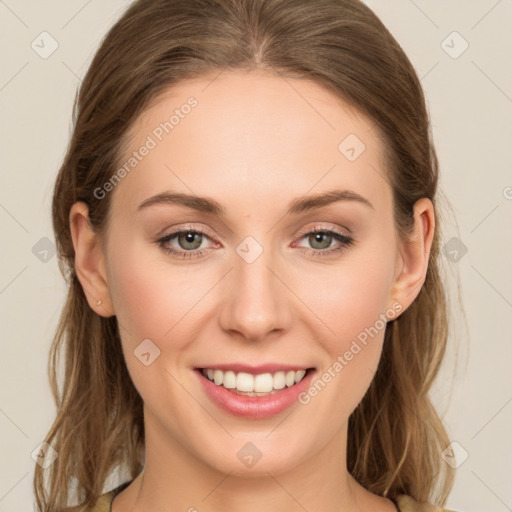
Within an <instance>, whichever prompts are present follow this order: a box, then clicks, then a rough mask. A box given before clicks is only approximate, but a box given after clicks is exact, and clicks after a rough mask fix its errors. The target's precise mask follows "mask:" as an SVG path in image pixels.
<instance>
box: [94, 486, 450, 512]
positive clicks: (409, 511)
mask: <svg viewBox="0 0 512 512" xmlns="http://www.w3.org/2000/svg"><path fill="white" fill-rule="evenodd" d="M126 485H128V484H123V485H120V486H119V487H118V488H116V489H114V490H112V491H110V492H107V493H106V494H103V495H102V496H100V498H99V500H98V501H97V502H96V505H95V507H93V508H92V509H90V510H89V511H85V512H111V508H110V507H111V505H112V501H113V499H114V497H115V496H116V494H118V493H120V492H121V491H122V490H123V488H124V487H126ZM396 504H397V506H398V510H399V511H400V512H456V511H454V510H448V509H444V508H441V507H437V506H435V505H431V504H430V503H419V502H417V501H415V500H413V499H412V498H411V497H410V496H407V495H405V494H400V495H399V496H398V497H397V498H396Z"/></svg>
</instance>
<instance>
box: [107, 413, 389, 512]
mask: <svg viewBox="0 0 512 512" xmlns="http://www.w3.org/2000/svg"><path fill="white" fill-rule="evenodd" d="M145 412H146V414H145V427H146V430H145V436H146V460H145V468H144V471H143V473H141V474H140V475H139V476H138V477H137V478H136V479H135V481H134V482H133V483H132V484H131V485H130V486H129V487H128V488H127V489H126V490H125V491H123V492H122V493H120V494H119V496H118V497H116V500H115V507H114V505H113V506H112V512H124V511H125V510H126V511H128V510H133V511H136V512H147V511H151V510H162V511H166V510H169V511H170V510H183V511H188V512H221V511H225V510H237V512H260V511H261V509H262V507H263V508H264V510H265V511H266V512H278V511H279V512H282V511H283V510H287V511H291V510H297V511H300V510H307V511H308V512H320V511H322V512H324V511H336V512H355V511H359V510H376V511H377V510H379V511H380V510H382V511H389V512H392V511H394V510H396V509H395V507H394V506H393V505H392V503H391V502H390V501H389V500H386V499H385V498H381V497H378V496H376V495H374V494H372V493H370V492H368V491H367V490H366V489H364V488H363V487H361V486H360V485H359V484H358V483H357V482H356V481H355V480H354V478H353V477H352V476H351V475H350V474H349V473H348V471H347V469H346V435H347V429H346V426H345V428H344V429H343V431H342V432H340V433H339V435H337V436H334V437H333V438H332V439H331V440H330V441H328V442H327V443H326V444H325V445H324V447H323V449H322V450H320V451H319V452H317V453H313V454H310V456H309V457H303V458H301V459H300V460H297V461H296V462H290V464H288V465H283V464H282V461H281V465H280V466H279V468H277V467H272V468H271V467H264V465H263V464H259V463H257V464H255V465H254V466H253V467H252V468H251V469H250V470H249V471H242V470H241V469H240V466H239V465H235V466H234V467H233V468H232V470H231V471H222V470H219V469H216V468H215V467H214V464H215V461H208V460H207V459H208V457H207V456H204V457H200V456H197V455H194V454H193V451H192V450H191V449H186V448H185V447H184V446H183V445H182V444H180V442H179V441H178V440H177V439H176V438H174V437H171V436H170V435H169V433H168V432H167V431H165V429H164V428H163V427H162V426H161V425H159V424H158V421H157V420H156V418H154V417H151V415H150V414H148V412H147V411H145ZM244 443H245V440H244V441H243V442H242V443H241V445H243V444H244ZM334 454H336V455H335V456H334ZM199 455H201V454H199ZM205 459H206V460H207V462H210V464H208V463H205ZM260 462H263V457H262V459H261V461H260ZM258 465H259V466H260V467H259V468H258Z"/></svg>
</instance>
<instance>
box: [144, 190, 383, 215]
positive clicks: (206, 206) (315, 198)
mask: <svg viewBox="0 0 512 512" xmlns="http://www.w3.org/2000/svg"><path fill="white" fill-rule="evenodd" d="M339 201H353V202H357V203H360V204H363V205H365V206H367V207H369V208H372V209H375V208H374V207H373V205H372V203H370V201H368V199H366V198H365V197H363V196H361V195H359V194H357V193H356V192H353V191H352V190H331V191H329V192H323V193H321V194H315V195H310V196H304V197H299V198H298V199H294V200H293V201H291V203H289V205H288V210H287V212H286V213H287V215H293V214H297V213H302V212H305V211H308V210H314V209H316V208H321V207H322V206H327V205H329V204H332V203H336V202H339ZM161 204H171V205H178V206H184V207H186V208H191V209H193V210H197V211H200V212H205V213H211V214H213V215H217V216H222V215H224V214H225V213H226V210H225V208H224V207H223V206H222V205H221V204H220V203H219V202H217V201H215V200H214V199H211V198H208V197H200V196H194V195H189V194H182V193H170V192H164V193H162V194H157V195H155V196H152V197H149V198H148V199H146V200H144V201H143V202H142V203H141V204H140V205H139V206H138V208H137V211H140V210H143V209H145V208H148V207H150V206H154V205H161Z"/></svg>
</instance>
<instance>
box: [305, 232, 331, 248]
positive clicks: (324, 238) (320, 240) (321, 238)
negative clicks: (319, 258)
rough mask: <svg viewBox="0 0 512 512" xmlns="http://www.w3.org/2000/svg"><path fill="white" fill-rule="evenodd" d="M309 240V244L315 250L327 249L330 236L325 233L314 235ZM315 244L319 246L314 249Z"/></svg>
mask: <svg viewBox="0 0 512 512" xmlns="http://www.w3.org/2000/svg"><path fill="white" fill-rule="evenodd" d="M310 238H311V239H310V243H311V245H312V246H313V247H314V248H315V249H327V248H328V247H329V246H330V244H331V238H332V236H331V235H328V234H327V233H315V234H314V235H312V237H310ZM315 244H319V247H318V246H316V247H315Z"/></svg>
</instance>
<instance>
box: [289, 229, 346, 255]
mask: <svg viewBox="0 0 512 512" xmlns="http://www.w3.org/2000/svg"><path fill="white" fill-rule="evenodd" d="M302 239H306V240H307V242H308V244H309V245H310V247H304V246H299V247H304V248H305V249H313V251H314V252H315V254H318V253H321V252H323V253H330V252H333V251H339V250H341V249H343V248H345V247H347V246H349V245H350V244H352V242H353V239H352V238H351V237H349V236H347V235H343V234H341V233H338V232H337V231H332V230H328V229H314V230H312V231H309V232H308V233H305V234H304V235H302V237H301V240H302ZM335 242H338V247H333V245H334V244H335Z"/></svg>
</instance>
